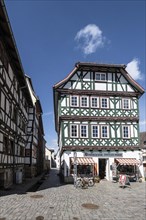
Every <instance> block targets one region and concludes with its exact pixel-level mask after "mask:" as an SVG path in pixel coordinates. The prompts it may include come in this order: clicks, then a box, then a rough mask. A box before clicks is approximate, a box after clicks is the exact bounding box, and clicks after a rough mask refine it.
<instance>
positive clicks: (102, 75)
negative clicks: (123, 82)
mask: <svg viewBox="0 0 146 220" xmlns="http://www.w3.org/2000/svg"><path fill="white" fill-rule="evenodd" d="M95 80H96V81H105V80H106V74H105V73H95Z"/></svg>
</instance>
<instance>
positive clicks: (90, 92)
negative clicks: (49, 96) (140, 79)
mask: <svg viewBox="0 0 146 220" xmlns="http://www.w3.org/2000/svg"><path fill="white" fill-rule="evenodd" d="M56 91H57V92H59V93H60V94H69V95H96V96H115V97H119V96H120V97H137V96H138V95H139V93H138V92H119V91H114V92H112V91H99V90H98V91H97V90H96V91H95V90H79V89H60V88H59V89H56Z"/></svg>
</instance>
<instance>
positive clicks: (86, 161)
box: [70, 157, 95, 165]
mask: <svg viewBox="0 0 146 220" xmlns="http://www.w3.org/2000/svg"><path fill="white" fill-rule="evenodd" d="M70 159H71V164H74V157H71V158H70ZM76 163H77V165H91V164H95V162H94V160H93V158H92V157H77V158H76Z"/></svg>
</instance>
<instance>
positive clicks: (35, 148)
mask: <svg viewBox="0 0 146 220" xmlns="http://www.w3.org/2000/svg"><path fill="white" fill-rule="evenodd" d="M26 82H27V85H28V88H29V92H30V95H31V99H32V103H33V105H32V106H31V107H30V108H29V110H28V128H27V129H28V132H29V133H30V135H29V138H28V142H27V145H26V149H25V175H26V177H33V176H36V175H37V174H40V173H41V172H42V171H43V158H44V146H43V143H44V130H43V122H42V107H41V103H40V100H39V98H38V97H37V96H36V94H35V91H34V88H33V85H32V81H31V79H30V77H28V76H26Z"/></svg>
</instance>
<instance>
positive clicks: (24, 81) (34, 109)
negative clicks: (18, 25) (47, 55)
mask: <svg viewBox="0 0 146 220" xmlns="http://www.w3.org/2000/svg"><path fill="white" fill-rule="evenodd" d="M44 149H45V140H44V130H43V122H42V107H41V103H40V100H39V98H38V97H37V96H36V95H35V92H34V89H33V86H32V82H31V79H30V77H28V76H25V74H24V70H23V67H22V64H21V60H20V57H19V53H18V50H17V47H16V43H15V39H14V36H13V32H12V29H11V26H10V21H9V19H8V15H7V12H6V8H5V4H4V1H3V0H0V187H4V188H7V187H10V186H11V185H12V184H13V183H21V182H22V180H23V178H25V177H33V176H35V175H37V174H40V173H41V172H42V171H43V164H44V161H43V160H44V157H45V152H44Z"/></svg>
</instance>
